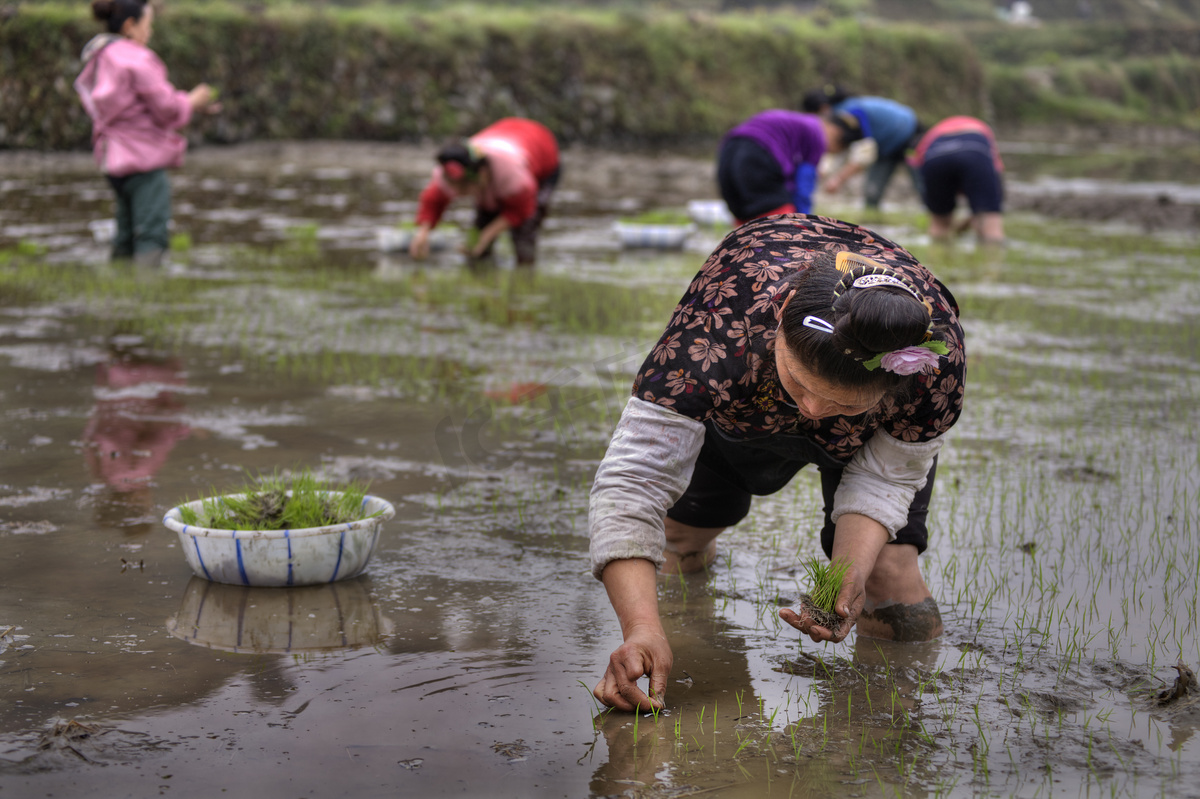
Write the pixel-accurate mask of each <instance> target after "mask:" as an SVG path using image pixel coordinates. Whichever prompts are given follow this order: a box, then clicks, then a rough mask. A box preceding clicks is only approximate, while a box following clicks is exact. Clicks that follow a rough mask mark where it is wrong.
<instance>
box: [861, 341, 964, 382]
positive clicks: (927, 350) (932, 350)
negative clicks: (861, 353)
mask: <svg viewBox="0 0 1200 799" xmlns="http://www.w3.org/2000/svg"><path fill="white" fill-rule="evenodd" d="M948 352H950V350H949V348H948V347H947V346H946V345H945V344H943V343H942V342H940V341H926V342H924V343H923V344H918V345H916V346H915V347H905V348H904V349H900V350H894V351H892V352H881V353H880V354H878V355H876V356H875V357H874V358H872V359H871V360H869V361H865V362H863V366H865V367H866V368H867V369H868V370H869V371H873V370H875V369H877V368H879V367H880V366H882V367H883V368H884V370H885V371H888V372H892V373H893V374H898V375H915V374H918V373H925V372H929V371H931V370H933V369H936V368H937V365H938V361H939V359H940V358H941V356H943V355H945V354H947V353H948Z"/></svg>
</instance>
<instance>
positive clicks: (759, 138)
mask: <svg viewBox="0 0 1200 799" xmlns="http://www.w3.org/2000/svg"><path fill="white" fill-rule="evenodd" d="M733 136H740V137H743V138H747V139H753V140H754V141H756V142H758V143H759V144H761V145H762V146H763V147H765V148H767V150H768V151H769V152H770V153H771V155H773V156H775V160H776V161H778V162H779V168H780V169H781V170H782V171H783V174H784V176H785V177H787V178H789V179H790V178H791V177H792V176H793V175H795V174H796V168H797V167H798V166H800V165H801V164H811V165H813V166H814V167H815V166H816V165H817V164H818V163H819V162H820V160H821V156H822V155H824V154H825V129H824V127H822V125H821V118H820V117H818V116H815V115H813V114H801V113H799V112H796V111H786V110H784V109H782V108H773V109H771V110H769V111H763V112H762V113H759V114H755V115H754V116H752V117H750V118H749V119H747V120H746V121H745V122H743V123H741V124H740V125H738V126H737V127H735V128H734V129H733V130H731V131H729V133H727V134H726V138H730V137H733Z"/></svg>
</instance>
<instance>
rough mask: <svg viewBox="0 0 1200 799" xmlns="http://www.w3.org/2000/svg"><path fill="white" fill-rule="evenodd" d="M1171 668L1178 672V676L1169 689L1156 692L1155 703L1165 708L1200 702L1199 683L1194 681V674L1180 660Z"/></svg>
mask: <svg viewBox="0 0 1200 799" xmlns="http://www.w3.org/2000/svg"><path fill="white" fill-rule="evenodd" d="M1172 668H1173V669H1175V671H1177V672H1179V675H1178V676H1177V677H1176V678H1175V683H1174V684H1173V685H1172V686H1171V687H1169V688H1164V689H1163V690H1162V691H1159V692H1158V695H1157V696H1155V697H1154V701H1155V703H1157V704H1158V705H1160V706H1167V705H1175V704H1178V703H1180V702H1185V701H1186V702H1189V703H1191V702H1195V701H1198V700H1200V682H1197V680H1196V673H1195V672H1194V671H1192V670H1191V669H1190V668H1188V666H1187V665H1186V664H1185V663H1184V662H1183V661H1182V660H1181V661H1179V663H1177V664H1176V665H1175V666H1172Z"/></svg>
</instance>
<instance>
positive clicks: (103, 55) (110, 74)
mask: <svg viewBox="0 0 1200 799" xmlns="http://www.w3.org/2000/svg"><path fill="white" fill-rule="evenodd" d="M83 60H84V66H83V70H82V71H80V73H79V77H78V78H77V79H76V81H75V91H77V92H78V93H79V98H80V99H81V100H82V101H83V107H84V109H85V110H86V111H87V113H88V116H90V117H91V118H92V147H93V151H94V153H95V156H96V163H97V164H98V165H99V166H100V169H101V171H102V172H104V173H105V174H106V175H113V176H114V177H121V176H123V175H132V174H134V173H135V172H149V171H151V170H154V169H162V168H164V167H178V166H182V165H183V153H184V150H186V149H187V139H185V138H184V137H183V136H180V135H179V134H178V133H176V132H175V131H176V130H177V129H178V128H181V127H183V126H184V125H186V124H187V123H188V121H189V120H190V119H191V118H192V104H191V102H190V101H189V100H188V95H187V92H183V91H179V90H178V89H176V88H175V87H174V86H172V85H171V82H170V81H168V80H167V68H166V66H165V65H164V64H163V62H162V59H160V58H159V57H158V56H157V55H155V53H154V51H153V50H151V49H150V48H148V47H146V46H145V45H141V44H138V43H137V42H134V41H132V40H130V39H126V38H124V37H122V36H116V35H113V34H102V35H100V36H97V37H96V38H94V39H92V40H91V41H90V42H88V44H87V47H85V48H84V49H83Z"/></svg>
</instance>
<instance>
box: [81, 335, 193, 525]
mask: <svg viewBox="0 0 1200 799" xmlns="http://www.w3.org/2000/svg"><path fill="white" fill-rule="evenodd" d="M186 386H187V378H186V375H185V373H184V371H183V367H182V364H181V363H180V361H179V359H178V358H175V357H173V356H165V355H159V354H156V353H153V352H151V351H149V350H148V349H146V348H145V347H143V346H141V339H140V337H137V336H114V337H113V338H112V339H111V340H110V344H109V355H108V359H107V360H105V361H104V362H102V363H100V364H98V365H97V367H96V381H95V387H94V389H93V390H94V394H95V398H96V403H95V405H94V406H93V408H92V412H91V415H90V416H89V417H88V422H87V426H86V427H85V428H84V431H83V440H84V446H83V453H84V458H85V460H86V461H87V466H88V471H89V472H90V473H91V475H92V477H93V479H96V480H100V481H102V482H103V483H104V485H105V486H107V487H108V489H109V492H110V496H108V497H105V498H102V499H100V500H98V501H97V502H96V514H97V521H98V522H100V523H101V524H104V525H105V526H109V525H111V526H114V527H127V526H129V520H130V518H131V517H134V521H135V523H136V524H142V525H145V524H148V523H149V522H150V520H148V519H142V518H138V517H142V516H147V515H150V511H151V508H152V505H153V497H152V495H151V489H150V485H151V480H152V479H153V477H154V475H155V474H156V473H157V472H158V470H159V469H161V468H162V466H163V464H165V463H166V462H167V457H168V456H169V455H170V453H171V450H172V449H174V447H175V445H176V444H177V443H178V442H179V441H181V440H183V439H185V438H187V437H188V436H189V435H190V434H191V432H192V431H191V428H190V427H189V426H188V425H187V424H186V423H185V422H184V421H183V410H184V402H183V400H182V399H181V398H180V395H181V393H183V391H184V390H185V389H186Z"/></svg>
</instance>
